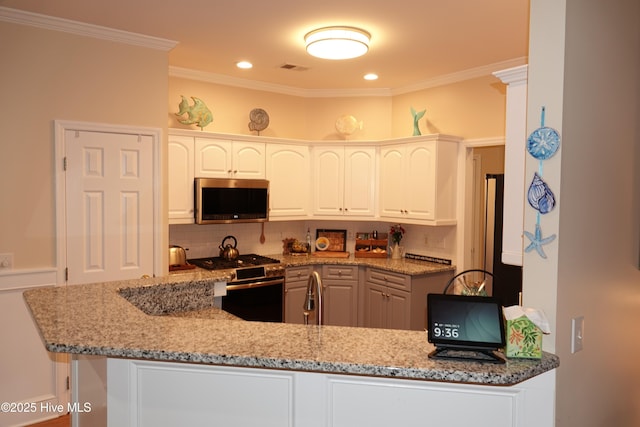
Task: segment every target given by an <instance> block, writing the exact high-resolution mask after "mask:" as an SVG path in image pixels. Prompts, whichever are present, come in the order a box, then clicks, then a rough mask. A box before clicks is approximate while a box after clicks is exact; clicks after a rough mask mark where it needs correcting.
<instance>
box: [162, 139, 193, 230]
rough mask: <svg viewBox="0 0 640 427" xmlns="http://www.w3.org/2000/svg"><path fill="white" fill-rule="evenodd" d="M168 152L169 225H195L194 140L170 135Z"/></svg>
mask: <svg viewBox="0 0 640 427" xmlns="http://www.w3.org/2000/svg"><path fill="white" fill-rule="evenodd" d="M167 151H168V153H167V154H168V157H169V162H168V169H167V172H168V181H169V182H168V189H169V223H170V224H193V222H194V218H193V180H194V177H195V173H194V171H195V168H194V166H195V163H194V158H195V143H194V139H193V137H190V136H181V135H171V134H170V135H169V143H168V149H167Z"/></svg>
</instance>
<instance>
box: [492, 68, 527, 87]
mask: <svg viewBox="0 0 640 427" xmlns="http://www.w3.org/2000/svg"><path fill="white" fill-rule="evenodd" d="M528 71H529V66H528V65H520V66H518V67H512V68H508V69H506V70H500V71H496V72H495V73H493V75H494V76H496V77H497V78H499V79H500V80H501V81H502V83H505V84H523V83H526V82H527V77H528V75H529V73H528Z"/></svg>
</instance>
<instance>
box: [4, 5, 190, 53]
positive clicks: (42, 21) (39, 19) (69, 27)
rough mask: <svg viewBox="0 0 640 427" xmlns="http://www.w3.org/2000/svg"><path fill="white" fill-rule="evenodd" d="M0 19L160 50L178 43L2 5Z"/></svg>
mask: <svg viewBox="0 0 640 427" xmlns="http://www.w3.org/2000/svg"><path fill="white" fill-rule="evenodd" d="M0 21H5V22H10V23H14V24H23V25H31V26H33V27H38V28H44V29H46V30H54V31H62V32H65V33H71V34H76V35H80V36H87V37H93V38H97V39H102V40H108V41H113V42H117V43H125V44H129V45H134V46H141V47H146V48H150V49H157V50H162V51H170V50H171V49H173V48H174V47H175V46H176V45H177V44H178V42H176V41H173V40H167V39H162V38H159V37H152V36H146V35H144V34H137V33H131V32H129V31H122V30H116V29H113V28H107V27H101V26H99V25H92V24H86V23H84V22H78V21H72V20H69V19H63V18H56V17H53V16H47V15H42V14H39V13H33V12H25V11H23V10H18V9H11V8H9V7H4V6H0Z"/></svg>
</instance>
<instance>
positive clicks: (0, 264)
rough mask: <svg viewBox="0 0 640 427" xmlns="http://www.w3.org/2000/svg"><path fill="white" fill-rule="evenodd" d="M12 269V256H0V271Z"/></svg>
mask: <svg viewBox="0 0 640 427" xmlns="http://www.w3.org/2000/svg"><path fill="white" fill-rule="evenodd" d="M12 268H13V254H0V270H11V269H12Z"/></svg>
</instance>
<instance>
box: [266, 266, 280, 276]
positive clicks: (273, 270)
mask: <svg viewBox="0 0 640 427" xmlns="http://www.w3.org/2000/svg"><path fill="white" fill-rule="evenodd" d="M265 276H266V277H284V266H282V265H278V264H276V265H268V266H266V267H265Z"/></svg>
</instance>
